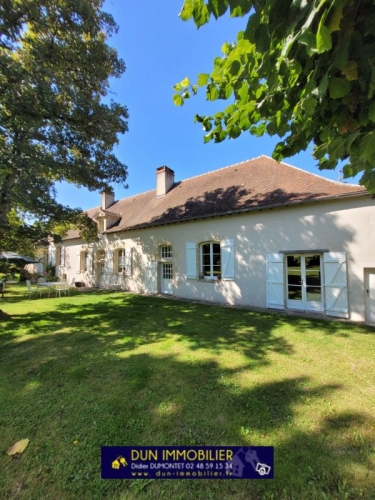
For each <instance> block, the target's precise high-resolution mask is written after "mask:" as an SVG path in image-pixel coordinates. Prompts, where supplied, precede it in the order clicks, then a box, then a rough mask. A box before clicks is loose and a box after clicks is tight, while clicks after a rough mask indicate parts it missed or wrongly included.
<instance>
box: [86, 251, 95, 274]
mask: <svg viewBox="0 0 375 500" xmlns="http://www.w3.org/2000/svg"><path fill="white" fill-rule="evenodd" d="M93 264H94V259H93V250H87V272H88V273H89V274H92V273H93V272H92V271H93Z"/></svg>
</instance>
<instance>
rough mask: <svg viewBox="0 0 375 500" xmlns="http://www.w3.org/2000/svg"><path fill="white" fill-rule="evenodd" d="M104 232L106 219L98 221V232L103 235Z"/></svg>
mask: <svg viewBox="0 0 375 500" xmlns="http://www.w3.org/2000/svg"><path fill="white" fill-rule="evenodd" d="M103 231H104V219H98V232H99V233H102V232H103Z"/></svg>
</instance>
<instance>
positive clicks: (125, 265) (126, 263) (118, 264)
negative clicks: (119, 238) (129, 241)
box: [113, 248, 131, 276]
mask: <svg viewBox="0 0 375 500" xmlns="http://www.w3.org/2000/svg"><path fill="white" fill-rule="evenodd" d="M113 272H114V273H122V274H125V275H126V276H130V275H131V250H130V249H129V250H125V248H118V249H117V250H115V251H114V253H113Z"/></svg>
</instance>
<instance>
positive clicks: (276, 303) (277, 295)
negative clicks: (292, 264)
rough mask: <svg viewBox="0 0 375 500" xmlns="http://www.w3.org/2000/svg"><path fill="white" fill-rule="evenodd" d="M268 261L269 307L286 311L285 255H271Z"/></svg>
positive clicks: (268, 255) (268, 256)
mask: <svg viewBox="0 0 375 500" xmlns="http://www.w3.org/2000/svg"><path fill="white" fill-rule="evenodd" d="M266 260H267V307H269V308H271V309H285V304H284V255H283V254H279V253H270V254H267V256H266Z"/></svg>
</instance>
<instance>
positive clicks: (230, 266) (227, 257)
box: [220, 239, 234, 280]
mask: <svg viewBox="0 0 375 500" xmlns="http://www.w3.org/2000/svg"><path fill="white" fill-rule="evenodd" d="M220 247H221V277H222V278H223V279H224V280H234V240H232V239H231V240H223V241H222V242H221V243H220Z"/></svg>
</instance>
